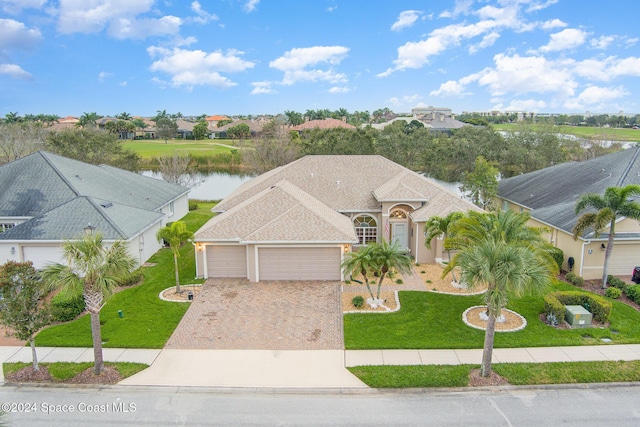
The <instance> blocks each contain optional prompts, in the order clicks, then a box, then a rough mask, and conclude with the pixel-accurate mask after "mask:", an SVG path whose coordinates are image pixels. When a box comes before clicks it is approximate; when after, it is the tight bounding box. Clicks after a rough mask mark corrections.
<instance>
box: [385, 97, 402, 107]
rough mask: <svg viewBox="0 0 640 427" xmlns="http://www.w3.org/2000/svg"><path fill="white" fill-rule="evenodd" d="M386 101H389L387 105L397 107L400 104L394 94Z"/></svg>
mask: <svg viewBox="0 0 640 427" xmlns="http://www.w3.org/2000/svg"><path fill="white" fill-rule="evenodd" d="M387 103H389V105H392V106H394V107H399V106H401V105H402V103H401V102H400V100H399V99H398V98H396V97H395V96H394V97H392V98H389V99H387Z"/></svg>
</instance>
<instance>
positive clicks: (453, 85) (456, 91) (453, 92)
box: [429, 80, 469, 96]
mask: <svg viewBox="0 0 640 427" xmlns="http://www.w3.org/2000/svg"><path fill="white" fill-rule="evenodd" d="M468 94H469V93H468V92H465V85H463V84H462V83H460V82H457V81H455V80H449V81H447V82H444V83H442V84H441V85H440V87H439V88H438V89H437V90H433V91H431V92H430V93H429V96H464V95H468Z"/></svg>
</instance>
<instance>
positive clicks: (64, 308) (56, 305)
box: [51, 294, 84, 322]
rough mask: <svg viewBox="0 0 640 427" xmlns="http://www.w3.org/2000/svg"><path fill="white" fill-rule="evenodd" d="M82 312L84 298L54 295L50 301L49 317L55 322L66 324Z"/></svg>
mask: <svg viewBox="0 0 640 427" xmlns="http://www.w3.org/2000/svg"><path fill="white" fill-rule="evenodd" d="M83 311H84V298H83V297H82V295H78V296H75V297H68V296H66V295H65V296H62V295H61V294H58V295H56V296H55V297H53V298H52V299H51V316H52V317H53V320H54V321H55V322H68V321H70V320H73V319H75V318H76V317H78V316H79V315H80V314H81V313H82V312H83Z"/></svg>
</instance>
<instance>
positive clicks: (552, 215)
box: [497, 147, 640, 279]
mask: <svg viewBox="0 0 640 427" xmlns="http://www.w3.org/2000/svg"><path fill="white" fill-rule="evenodd" d="M639 154H640V148H638V147H636V148H630V149H627V150H622V151H619V152H616V153H613V154H609V155H606V156H602V157H597V158H595V159H591V160H587V161H583V162H567V163H562V164H559V165H555V166H551V167H548V168H545V169H541V170H538V171H535V172H530V173H527V174H523V175H519V176H515V177H512V178H508V179H504V180H502V181H500V183H499V188H498V196H497V200H498V202H499V204H500V206H501V207H502V209H503V210H507V209H512V210H514V211H517V212H518V211H519V212H524V211H526V212H529V213H530V214H531V218H532V220H531V223H532V224H533V225H536V226H542V227H546V228H548V229H549V233H548V238H549V242H551V243H553V244H554V245H555V246H557V247H558V248H560V249H562V250H563V251H564V258H565V261H564V267H563V268H564V269H566V270H569V266H568V264H567V260H568V258H569V257H571V258H573V261H574V266H573V271H574V272H575V273H576V274H578V275H580V276H582V277H584V278H585V279H598V278H601V277H602V266H603V263H604V249H605V248H606V246H605V245H606V243H607V238H608V232H607V230H604V231H603V232H602V234H600V236H599V237H598V238H596V237H595V236H594V234H593V232H589V233H587V234H585V235H584V236H580V237H578V239H577V240H574V239H573V232H572V230H573V227H574V226H575V224H576V222H577V220H578V218H579V216H580V215H581V214H582V213H584V212H582V213H581V214H576V213H575V205H576V201H577V200H578V198H579V197H580V196H582V195H583V194H585V193H596V194H604V191H605V190H606V189H607V188H608V187H624V186H626V185H628V184H640V158H639ZM636 265H640V223H639V222H638V221H635V220H631V219H628V218H619V219H618V222H617V223H616V240H615V245H614V247H613V252H612V255H611V258H610V261H609V274H613V275H621V276H629V275H631V272H632V270H633V267H635V266H636Z"/></svg>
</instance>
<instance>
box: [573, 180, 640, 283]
mask: <svg viewBox="0 0 640 427" xmlns="http://www.w3.org/2000/svg"><path fill="white" fill-rule="evenodd" d="M637 195H640V185H636V184H630V185H627V186H626V187H609V188H607V189H606V190H605V192H604V195H603V196H602V195H600V194H594V193H589V194H583V195H582V196H581V197H580V198H579V199H578V201H577V202H576V213H580V212H582V211H583V210H585V209H587V208H591V209H594V210H595V212H593V211H591V212H586V213H584V214H583V215H582V216H581V217H580V218H578V222H577V223H576V225H575V227H573V238H574V239H577V238H578V236H579V235H581V234H583V233H584V232H585V231H586V230H588V229H593V230H594V235H595V237H598V236H600V233H601V232H602V230H604V229H605V228H607V226H608V227H609V239H608V241H607V248H606V249H605V252H604V265H603V266H602V288H603V289H606V287H607V278H608V274H607V273H608V271H607V270H608V267H609V259H610V258H611V251H612V250H613V241H614V239H615V235H616V220H617V219H618V218H619V217H626V218H630V219H635V220H640V203H638V202H636V201H634V200H631V198H632V197H633V196H637Z"/></svg>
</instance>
